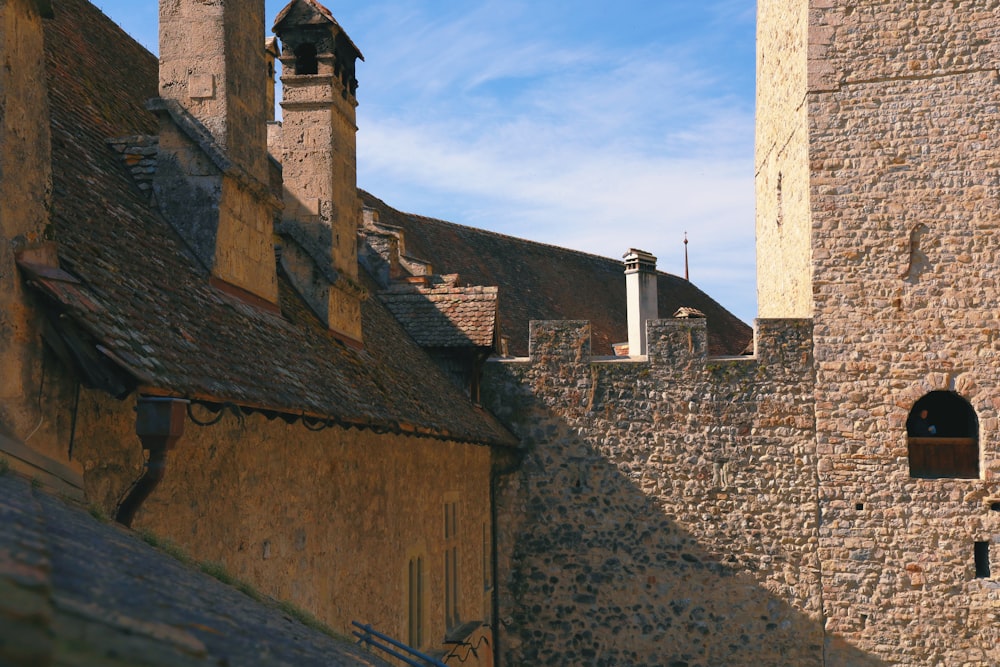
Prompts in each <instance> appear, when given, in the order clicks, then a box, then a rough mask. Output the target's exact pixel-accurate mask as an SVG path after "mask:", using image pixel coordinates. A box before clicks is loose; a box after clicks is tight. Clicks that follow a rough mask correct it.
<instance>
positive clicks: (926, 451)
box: [906, 391, 979, 479]
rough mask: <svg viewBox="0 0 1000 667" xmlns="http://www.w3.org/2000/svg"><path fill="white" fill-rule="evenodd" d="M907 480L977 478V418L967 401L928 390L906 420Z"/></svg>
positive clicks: (945, 393) (948, 394) (953, 395)
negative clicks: (908, 475)
mask: <svg viewBox="0 0 1000 667" xmlns="http://www.w3.org/2000/svg"><path fill="white" fill-rule="evenodd" d="M906 435H907V450H908V453H909V462H910V477H918V478H923V479H940V478H957V479H978V478H979V419H978V418H977V417H976V411H975V410H973V408H972V406H971V405H969V402H968V401H966V400H965V399H964V398H962V397H961V396H959V395H958V394H956V393H954V392H951V391H932V392H931V393H929V394H927V395H926V396H924V397H923V398H921V399H920V400H919V401H917V402H916V403H915V404H914V405H913V409H912V410H911V411H910V416H909V418H907V420H906Z"/></svg>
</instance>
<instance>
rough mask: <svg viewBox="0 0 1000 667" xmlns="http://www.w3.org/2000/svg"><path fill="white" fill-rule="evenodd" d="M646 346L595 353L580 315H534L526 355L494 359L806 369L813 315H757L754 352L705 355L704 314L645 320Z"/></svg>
mask: <svg viewBox="0 0 1000 667" xmlns="http://www.w3.org/2000/svg"><path fill="white" fill-rule="evenodd" d="M646 337H647V340H648V345H649V351H648V354H646V355H643V356H631V357H609V356H595V355H593V353H592V348H591V331H590V323H589V322H587V321H585V320H533V321H532V322H531V325H530V336H529V344H528V345H529V356H528V357H527V358H515V359H496V360H495V361H497V362H499V363H506V364H528V365H543V366H554V365H556V366H557V365H565V364H623V365H625V364H635V365H644V366H650V367H668V368H672V369H674V370H678V369H686V370H688V371H691V372H697V371H704V370H706V369H709V367H716V366H718V365H719V364H720V363H721V364H753V365H756V366H777V367H780V368H782V369H784V370H785V371H791V370H800V371H806V370H808V369H809V368H810V363H811V355H812V320H810V319H760V320H756V322H755V327H754V354H753V355H743V356H724V357H713V356H710V355H709V354H708V328H707V321H706V320H704V319H669V320H649V321H648V322H647V323H646Z"/></svg>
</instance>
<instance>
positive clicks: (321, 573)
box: [76, 392, 492, 664]
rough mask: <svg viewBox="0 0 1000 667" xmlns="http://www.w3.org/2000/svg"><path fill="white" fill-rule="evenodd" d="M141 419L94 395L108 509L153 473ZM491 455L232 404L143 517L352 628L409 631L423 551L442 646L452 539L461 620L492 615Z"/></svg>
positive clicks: (96, 465)
mask: <svg viewBox="0 0 1000 667" xmlns="http://www.w3.org/2000/svg"><path fill="white" fill-rule="evenodd" d="M192 410H193V414H195V415H196V416H197V417H199V418H200V419H202V420H204V421H207V420H208V419H209V418H211V417H213V415H212V413H210V412H208V411H207V410H204V409H203V408H201V407H198V406H195V407H193V408H192ZM134 420H135V416H134V412H133V410H132V407H131V404H130V402H129V403H118V402H116V401H113V400H110V399H108V398H106V397H104V396H102V395H101V394H99V393H97V392H84V393H83V395H82V396H81V402H80V408H79V413H78V430H77V436H76V442H77V445H76V451H77V458H78V459H79V460H80V461H82V462H83V465H84V467H85V481H86V485H87V493H88V497H89V498H91V499H93V500H94V501H95V502H97V503H98V504H99V505H100V506H101V507H102V508H103V509H104V510H105V511H106V512H107V513H108V514H113V513H114V509H115V506H116V504H117V502H118V501H119V500H120V498H121V497H122V495H123V494H124V493H125V491H126V490H127V489H128V487H129V485H130V484H131V483H132V482H133V481H134V480H135V479H137V478H138V477H139V475H140V474H141V472H142V469H141V466H142V450H141V446H140V444H139V442H138V439H137V438H136V437H135V435H134ZM490 457H491V452H490V449H489V448H488V447H477V446H472V445H469V444H462V443H450V442H443V441H440V440H434V439H420V438H413V437H406V436H400V435H393V434H376V433H373V432H371V431H363V430H354V429H352V430H348V429H343V428H339V427H334V428H327V429H324V430H321V431H319V432H315V433H314V432H311V431H310V430H308V429H307V428H306V427H305V426H304V425H303V424H301V423H298V424H292V425H289V424H286V423H285V422H284V421H282V420H281V419H275V420H273V421H268V420H267V419H265V418H264V417H263V416H261V415H260V414H255V415H250V416H247V417H244V418H237V417H236V416H234V415H233V414H230V413H228V412H227V413H226V415H225V416H224V417H223V419H222V420H221V421H220V422H219V423H218V424H216V425H214V426H207V427H198V426H197V425H195V424H193V423H190V422H189V423H188V425H187V428H186V431H185V435H184V437H183V438H182V439H181V441H180V442H179V443H178V445H177V449H176V450H174V451H173V452H171V453H170V455H169V458H168V464H167V473H166V477H165V479H164V481H163V482H162V484H161V485H160V486H159V487H158V489H157V490H156V492H155V493H154V494H153V495H152V496H151V497H150V498H149V500H147V501H146V503H145V505H144V506H143V507H142V509H141V510H140V512H139V514H138V515H137V516H136V520H135V526H136V528H138V529H146V530H151V531H153V532H154V533H155V534H157V535H158V536H161V537H164V538H167V539H170V540H172V541H174V542H176V543H177V544H179V545H180V546H182V547H183V548H184V549H185V550H186V551H188V553H190V554H191V555H192V556H194V557H195V558H197V559H198V560H203V561H212V562H219V563H223V564H225V566H226V568H227V569H228V570H229V572H230V573H232V574H233V575H234V576H236V577H237V578H239V579H242V580H245V581H248V582H250V583H252V584H253V585H254V586H256V587H257V588H258V589H259V590H260V591H261V592H263V593H265V594H267V595H270V596H273V597H275V598H276V599H279V600H288V601H291V602H293V603H294V604H296V605H298V606H299V607H302V608H304V609H306V610H308V611H310V612H311V613H313V614H315V615H316V617H317V618H319V619H320V620H322V621H324V622H326V623H328V624H329V625H330V626H331V627H332V628H333V629H335V630H337V631H338V632H341V633H343V634H345V635H348V636H349V635H350V632H351V630H352V628H351V625H350V624H351V621H355V620H356V621H360V622H363V623H370V624H372V625H373V626H374V627H376V628H378V629H379V630H381V631H382V632H386V633H388V634H389V635H391V636H393V637H397V638H400V639H404V640H405V638H406V629H407V618H406V613H405V610H406V599H407V593H406V574H407V569H406V566H407V560H408V558H409V556H410V555H411V554H418V555H421V556H423V558H424V562H425V568H426V569H425V577H426V579H425V583H424V586H425V590H426V591H427V597H426V601H425V605H426V606H425V609H424V614H425V616H424V618H425V619H426V628H425V637H426V642H427V643H426V645H425V646H424V648H429V649H439V648H441V647H442V645H441V641H442V639H443V638H444V636H445V632H446V629H447V628H446V627H445V609H444V595H443V591H444V590H445V582H444V560H445V558H444V548H445V546H447V545H451V544H454V545H457V546H458V547H459V552H458V558H459V561H458V574H459V598H458V612H459V615H460V618H461V620H462V621H463V622H465V621H473V620H479V621H484V622H485V621H488V620H489V618H490V617H491V613H490V605H491V594H492V593H491V591H490V590H485V589H484V581H488V580H489V577H488V576H487V572H486V571H485V570H484V568H489V566H490V564H489V558H488V549H489V547H490V540H489V534H490V531H491V528H490V526H491V521H490V512H489V498H490V479H489V470H490ZM446 499H454V500H453V502H457V503H458V506H457V516H458V524H457V525H458V534H457V539H456V540H453V542H446V541H445V540H444V539H443V537H444V536H443V533H442V519H443V517H444V509H443V508H444V504H445V502H446ZM484 549H486V550H487V552H486V553H484ZM483 657H484V659H487V658H488V651H486V652H484V655H483ZM471 664H476V663H475V662H473V663H471ZM483 664H486V663H483Z"/></svg>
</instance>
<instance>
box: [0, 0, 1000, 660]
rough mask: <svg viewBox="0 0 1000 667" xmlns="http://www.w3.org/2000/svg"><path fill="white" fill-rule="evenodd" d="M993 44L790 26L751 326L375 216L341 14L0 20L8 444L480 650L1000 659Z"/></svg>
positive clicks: (913, 11)
mask: <svg viewBox="0 0 1000 667" xmlns="http://www.w3.org/2000/svg"><path fill="white" fill-rule="evenodd" d="M862 4H863V5H864V6H862ZM997 25H998V19H997V17H996V12H995V8H994V7H993V3H989V2H986V1H985V0H973V1H971V2H961V3H942V2H937V1H933V2H932V1H931V0H914V2H911V3H907V4H904V5H900V3H888V2H872V3H861V4H859V3H853V2H852V3H848V2H843V1H841V0H827V1H824V2H819V1H818V0H773V1H771V0H768V1H767V2H761V3H760V5H759V8H758V77H759V85H758V90H759V93H758V113H757V157H756V177H757V238H758V248H757V257H758V280H759V285H758V294H759V299H760V308H759V310H760V316H761V319H759V320H758V321H757V323H756V327H755V328H754V331H753V336H752V341H751V332H750V330H749V328H748V327H746V326H745V325H743V324H742V323H740V322H738V321H737V320H736V319H735V318H733V317H732V316H731V315H730V314H729V313H727V312H726V311H725V310H724V309H722V308H721V307H720V306H718V304H716V303H715V302H714V301H712V300H711V298H710V297H708V296H707V295H705V294H703V293H702V292H700V291H699V290H697V288H695V287H694V286H692V285H690V283H688V282H687V281H684V280H681V279H680V278H676V277H674V276H669V275H667V274H663V273H655V274H654V273H653V266H652V260H653V258H651V257H649V256H648V255H647V254H645V253H642V252H641V251H636V250H633V251H631V252H630V254H629V258H630V259H629V260H628V261H629V265H628V272H629V279H630V280H632V279H634V290H632V289H630V290H629V291H628V292H627V291H626V282H625V281H626V279H625V276H623V275H622V270H623V268H625V267H623V265H622V263H621V262H619V261H614V260H608V259H604V258H598V257H593V256H590V255H585V254H582V253H575V252H572V251H567V250H563V249H559V248H553V247H551V246H545V245H541V244H535V243H531V242H529V241H523V240H519V239H512V238H510V237H506V236H502V235H499V234H494V233H491V232H485V231H483V230H476V229H472V228H469V227H464V226H461V225H455V224H452V223H447V222H443V221H439V220H433V219H429V218H424V217H421V216H416V215H411V214H405V213H401V212H399V211H395V210H394V209H392V208H391V207H390V206H388V205H387V204H385V203H384V202H382V201H381V200H379V199H378V198H377V197H375V196H373V195H371V194H369V193H365V192H360V191H358V190H357V188H356V183H355V160H356V149H355V143H354V132H355V114H354V109H355V104H356V103H357V98H356V89H357V81H356V77H357V71H356V61H357V60H358V59H359V58H361V51H360V49H359V47H358V46H357V45H355V44H354V43H353V42H352V41H351V40H350V38H349V37H348V36H347V34H346V32H345V31H344V29H343V28H342V27H341V26H340V25H339V24H338V23H337V22H336V20H335V18H334V17H333V16H332V15H331V14H330V12H329V11H328V10H327V9H326V8H324V7H323V6H321V5H320V4H318V3H317V2H315V1H314V0H294V1H293V2H291V3H290V4H289V5H288V6H287V7H286V8H285V9H284V10H283V11H282V12H281V14H280V15H279V16H278V17H277V18H276V21H275V27H274V31H275V33H276V34H277V39H274V38H272V39H271V40H268V41H267V42H265V41H264V17H263V3H259V2H253V3H240V4H239V5H238V6H237V5H236V3H232V2H218V3H211V4H206V3H202V2H195V1H194V0H181V1H179V2H178V1H172V2H163V3H161V49H160V51H161V62H160V63H159V65H158V63H157V62H156V59H155V58H154V57H153V56H151V55H150V54H148V53H146V52H145V51H144V50H143V49H141V47H139V46H138V45H137V44H135V43H134V42H133V41H132V40H130V39H129V38H128V37H127V36H126V35H124V33H122V32H121V31H120V30H119V29H117V28H116V27H115V26H114V25H113V24H111V22H110V21H108V20H107V18H106V17H104V16H103V15H102V14H101V13H100V12H99V11H98V10H97V9H96V8H95V7H93V6H92V5H90V4H89V3H88V2H86V0H58V1H57V0H53V1H52V2H45V1H42V0H0V56H2V58H0V60H2V62H3V63H4V67H2V68H0V194H2V197H0V230H2V234H0V238H2V241H3V246H2V253H0V300H2V304H3V305H2V310H0V312H2V318H0V360H2V364H3V366H2V367H3V369H4V373H3V377H2V380H0V451H2V456H3V458H4V460H5V461H7V465H8V466H10V467H11V468H13V469H14V470H15V471H17V472H20V473H23V474H25V475H27V476H29V477H32V478H34V479H35V480H37V484H36V485H38V486H43V487H47V488H50V489H52V490H54V491H56V492H57V493H60V494H62V495H63V496H65V497H69V498H77V499H80V498H85V499H86V502H89V503H92V504H94V505H95V506H97V507H98V508H101V509H103V510H104V511H105V512H110V513H116V514H117V516H118V518H119V519H120V520H121V521H123V522H131V523H133V525H135V526H136V527H140V528H143V529H146V530H150V531H152V532H154V533H156V534H158V535H162V536H163V537H166V538H169V539H171V540H173V541H175V542H177V543H179V544H180V545H182V546H183V547H184V548H185V549H187V550H188V551H189V552H191V553H192V555H194V556H195V557H196V558H198V559H200V560H211V561H218V562H222V563H224V564H225V565H226V566H227V568H229V569H230V570H231V571H232V572H233V574H235V575H236V576H238V577H240V578H242V579H246V580H248V581H251V582H253V583H255V584H256V585H257V586H259V587H261V588H262V589H263V591H264V592H265V593H267V594H269V595H273V596H274V597H277V598H280V599H285V600H290V601H293V602H295V603H296V604H299V605H301V606H303V607H305V608H307V609H308V610H309V611H311V612H312V613H314V614H316V615H317V616H318V617H320V618H321V619H322V620H323V621H325V622H326V623H328V624H329V625H331V626H332V627H334V629H336V630H339V631H341V632H345V633H346V632H349V631H350V629H351V626H350V622H351V621H354V620H358V621H362V622H367V623H370V624H372V625H374V626H375V627H377V628H379V629H382V630H384V631H386V632H387V633H388V634H390V635H392V636H394V637H396V638H399V639H401V640H403V641H404V642H407V643H409V644H411V645H413V646H416V647H419V648H422V649H425V650H427V651H430V652H435V653H437V654H438V655H440V656H442V657H444V658H446V659H447V660H450V661H451V663H452V664H454V662H455V661H456V660H460V659H462V660H473V662H474V663H475V661H476V660H478V661H479V664H491V663H492V662H493V661H494V660H497V661H498V664H507V665H535V664H567V665H568V664H574V665H576V664H585V665H671V666H672V667H681V666H688V667H691V666H694V665H702V666H708V665H749V664H759V665H790V664H793V665H817V666H821V665H872V666H874V665H980V666H984V667H985V666H991V665H996V664H1000V653H998V650H1000V649H998V648H997V647H998V646H1000V584H998V583H997V581H996V573H997V571H998V568H1000V563H998V560H997V559H998V556H997V552H998V550H1000V537H998V536H1000V461H998V452H997V444H996V443H997V438H996V433H995V431H996V429H997V425H998V423H1000V421H998V416H997V409H998V405H1000V402H998V400H997V398H996V396H995V395H996V391H997V384H998V382H1000V376H998V374H997V370H996V364H995V359H996V356H997V354H998V349H997V336H996V330H997V328H998V322H997V317H998V316H997V312H996V309H995V308H994V307H993V302H994V301H995V295H996V294H997V285H996V284H995V283H996V277H995V274H996V270H995V268H994V265H995V261H994V259H995V256H996V254H997V247H998V241H997V233H996V229H995V227H996V225H995V224H994V222H993V219H994V217H995V216H994V211H993V209H994V208H995V203H996V201H997V199H998V197H1000V178H998V170H1000V163H998V162H997V160H996V158H995V157H994V155H993V154H994V153H995V152H996V151H995V148H994V146H993V144H994V143H995V139H994V138H993V137H994V136H995V135H996V133H994V132H992V127H993V125H994V124H995V123H996V122H997V121H996V110H997V108H1000V104H998V100H996V99H995V98H996V96H997V92H996V90H995V88H996V86H995V83H996V76H997V75H996V67H995V65H994V63H993V56H994V55H995V53H996V50H997V47H998V45H1000V42H998V41H997ZM377 47H378V45H372V48H377ZM275 60H277V61H280V63H281V65H282V83H283V84H284V85H283V99H282V100H281V103H282V108H283V119H282V122H281V123H280V124H279V123H274V122H270V123H269V122H268V121H269V120H271V121H273V115H272V112H271V108H272V107H273V84H274V80H273V77H274V72H275ZM43 73H44V76H43ZM37 119H48V120H49V122H41V123H39V122H36V121H37ZM653 288H656V290H657V292H656V294H655V296H654V295H653V294H651V293H649V292H648V291H646V290H651V289H653ZM633 291H634V292H635V294H633ZM626 293H628V294H629V296H630V300H632V301H634V302H635V303H639V304H643V308H644V309H646V310H649V309H651V308H652V307H653V304H656V310H657V312H658V313H659V315H663V316H668V315H672V314H676V315H677V316H676V317H672V318H670V319H659V316H653V315H644V316H640V317H639V318H638V319H639V320H642V319H644V318H649V319H648V321H647V322H646V328H645V331H644V333H645V337H644V338H643V336H642V335H641V334H642V331H641V330H640V331H639V332H638V333H637V332H635V331H630V329H634V327H629V326H627V323H628V320H629V317H628V315H627V312H626V311H627V300H626ZM631 297H635V298H634V299H632V298H631ZM700 315H704V317H701V316H700ZM633 319H634V318H633ZM529 321H530V325H529ZM626 338H629V339H630V340H629V342H628V349H629V355H630V356H627V357H621V356H617V357H616V356H613V354H612V351H613V349H614V346H615V345H616V344H619V343H623V342H624V341H625V340H626ZM748 343H750V345H749V349H748ZM619 349H620V346H619ZM745 351H747V352H749V353H747V354H744V352H745ZM470 399H472V400H470ZM479 404H481V405H482V406H484V407H480V405H479ZM484 408H485V409H484ZM137 436H138V437H137ZM22 486H26V485H23V484H22ZM11 488H13V487H11ZM17 488H21V487H17ZM0 490H2V491H3V493H4V494H7V495H4V496H3V497H4V498H9V497H11V496H10V492H9V487H8V486H6V485H4V486H3V487H2V489H0ZM32 493H33V492H32ZM46 506H48V507H51V506H50V505H46ZM0 509H3V507H0ZM54 512H55V513H54V515H59V516H62V514H60V513H59V512H56V511H54ZM7 515H13V513H10V512H8V513H7V514H5V515H4V516H7ZM14 532H15V533H16V531H14ZM75 534H79V533H75ZM4 544H5V543H3V542H0V565H2V566H3V567H0V591H2V592H5V591H8V590H10V586H11V585H13V586H15V588H16V586H18V585H19V584H18V582H19V581H21V580H22V579H23V577H22V579H18V576H19V575H18V573H19V572H23V570H22V569H18V568H21V566H22V565H24V563H23V562H22V560H18V558H21V556H20V555H18V556H17V557H11V556H8V555H4V554H9V553H13V552H11V551H10V550H9V549H8V548H7V547H6V546H4ZM5 549H7V551H5ZM11 558H13V560H11ZM43 569H44V568H43ZM36 570H37V568H36ZM12 582H13V583H12ZM17 590H20V589H17ZM36 597H37V596H36ZM5 599H6V598H5ZM50 606H51V605H50ZM74 608H78V607H74ZM107 611H108V612H109V613H110V612H112V611H115V610H113V609H110V610H107ZM16 616H17V610H16V609H15V610H14V611H13V612H12V611H11V610H10V609H9V608H8V607H6V606H4V604H3V603H2V602H0V620H4V621H5V625H4V626H3V627H7V625H8V624H7V623H6V622H7V621H10V619H11V618H15V617H16ZM42 616H44V614H42ZM51 617H52V616H51V614H50V615H49V616H48V617H46V618H51ZM17 618H18V619H19V620H23V619H20V617H17ZM126 626H127V627H132V626H128V625H127V624H126ZM11 627H13V626H11ZM18 627H20V626H18ZM157 628H160V626H157ZM188 631H189V632H190V636H191V637H193V638H194V639H195V640H198V638H199V637H200V636H202V635H203V634H204V632H207V631H206V630H205V629H204V628H194V629H191V628H189V629H187V630H185V632H188ZM199 633H202V635H199ZM185 637H187V635H185ZM206 643H207V641H206ZM487 645H488V649H487V648H486V646H487ZM472 649H476V650H475V651H473V650H472ZM18 650H19V649H18V645H17V644H16V643H14V644H12V643H10V640H9V636H8V635H4V634H2V633H0V657H2V658H4V659H8V660H17V659H18V656H23V655H25V653H24V651H21V653H17V651H18ZM449 654H450V655H451V657H448V656H449ZM50 657H51V656H50ZM53 661H55V662H58V655H57V656H56V659H54V660H50V662H53ZM15 664H18V663H15ZM20 664H28V661H27V660H24V659H22V660H21V661H20Z"/></svg>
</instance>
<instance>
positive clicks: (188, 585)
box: [0, 3, 387, 667]
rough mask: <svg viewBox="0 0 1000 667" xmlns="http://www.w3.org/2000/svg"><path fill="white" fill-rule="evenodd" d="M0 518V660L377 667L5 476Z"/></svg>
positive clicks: (343, 643)
mask: <svg viewBox="0 0 1000 667" xmlns="http://www.w3.org/2000/svg"><path fill="white" fill-rule="evenodd" d="M60 4H61V3H60ZM57 11H58V6H57ZM0 523H2V525H3V530H2V531H0V664H2V665H81V666H82V665H147V666H150V667H152V666H165V665H170V666H171V667H198V666H206V665H233V666H234V667H235V666H236V665H243V666H246V667H252V666H260V667H265V666H271V665H296V666H297V667H331V666H347V665H353V666H357V665H370V666H371V667H376V666H379V667H387V663H385V662H383V661H382V660H380V659H378V658H377V657H375V656H373V655H370V654H369V653H367V652H365V651H363V650H362V649H360V648H359V647H357V646H356V645H354V644H353V643H351V642H350V641H348V640H346V639H336V638H334V637H332V636H330V635H327V634H325V633H323V632H320V631H319V630H317V629H313V628H310V627H307V626H306V625H303V624H302V623H301V622H299V621H297V620H295V619H293V618H292V617H291V616H289V615H288V613H287V612H285V611H283V610H282V609H280V608H279V607H278V605H277V604H274V603H273V602H272V603H268V601H267V600H266V599H264V598H260V601H258V600H255V599H254V598H251V597H250V596H249V595H247V594H246V593H244V592H241V591H239V590H237V589H235V588H233V587H232V586H228V585H225V584H223V583H222V582H220V581H218V580H216V579H213V578H212V577H210V576H208V575H207V574H203V573H201V572H199V571H198V570H196V569H195V568H194V567H192V566H191V565H187V564H184V563H182V562H180V561H178V560H176V559H175V558H173V557H171V556H169V555H167V554H166V553H164V552H162V551H160V550H158V549H155V548H153V547H151V546H149V545H147V544H145V543H144V542H142V541H140V540H139V538H138V537H136V535H135V534H134V533H132V532H130V531H126V530H122V529H121V528H120V527H117V526H113V525H108V524H104V523H102V522H100V521H98V520H97V519H95V518H94V517H93V516H91V515H90V514H89V513H88V512H87V511H85V510H84V509H82V508H81V507H77V506H74V505H71V504H68V503H66V502H64V501H62V500H60V499H58V498H56V497H54V496H50V495H47V494H45V493H44V492H42V491H40V490H38V489H35V488H33V485H32V484H31V483H30V482H28V481H27V480H24V479H21V478H20V477H18V476H17V475H15V474H13V473H7V474H2V475H0ZM251 592H252V591H251Z"/></svg>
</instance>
